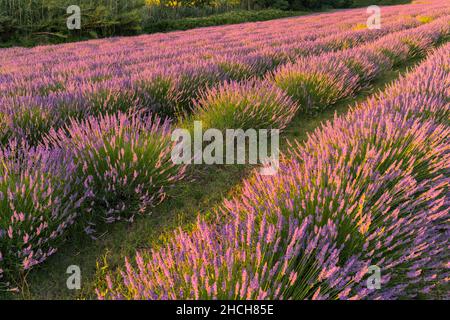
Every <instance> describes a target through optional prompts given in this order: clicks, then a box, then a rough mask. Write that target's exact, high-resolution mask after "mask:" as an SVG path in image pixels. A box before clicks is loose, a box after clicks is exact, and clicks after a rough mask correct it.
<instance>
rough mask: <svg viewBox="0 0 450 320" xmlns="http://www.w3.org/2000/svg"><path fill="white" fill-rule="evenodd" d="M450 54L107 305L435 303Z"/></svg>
mask: <svg viewBox="0 0 450 320" xmlns="http://www.w3.org/2000/svg"><path fill="white" fill-rule="evenodd" d="M449 54H450V45H448V44H447V45H445V46H444V47H442V48H440V49H439V50H437V51H436V52H435V53H434V54H433V55H432V56H430V57H429V58H428V59H427V61H426V62H424V63H423V64H422V65H421V66H420V67H419V68H417V69H416V70H414V71H412V72H411V73H410V74H409V75H408V76H407V77H406V78H405V79H407V80H405V79H400V80H399V81H397V82H396V84H395V85H393V86H392V87H391V88H390V89H388V90H387V93H386V94H384V95H380V97H379V98H378V99H377V100H371V101H369V102H367V103H366V104H363V105H362V106H359V107H358V108H356V109H355V110H353V111H352V112H350V113H349V114H347V115H345V116H342V117H337V118H335V120H334V121H332V122H327V123H325V124H324V125H323V126H322V128H320V129H317V130H316V131H315V132H314V133H313V134H311V135H310V136H309V138H308V140H307V141H306V142H305V143H304V144H301V143H296V144H294V145H293V147H292V151H291V153H290V154H289V157H288V160H287V161H286V162H284V163H283V165H282V166H281V168H280V170H281V171H280V172H279V173H278V174H277V175H276V176H272V177H270V176H269V177H268V176H261V175H254V176H253V177H252V178H250V179H248V180H246V181H245V182H244V186H243V190H242V195H241V196H238V197H236V198H234V199H231V200H226V201H225V202H224V205H223V207H222V208H221V209H219V210H218V211H217V215H218V218H217V221H213V222H212V223H211V222H205V221H203V220H202V219H200V218H199V221H198V223H197V224H196V225H195V227H194V230H193V231H192V232H185V231H182V230H178V231H176V232H175V233H174V235H173V237H172V239H170V240H169V241H168V242H167V243H166V244H165V245H164V246H162V247H161V248H158V249H153V250H151V251H150V252H138V253H137V254H136V257H135V259H134V260H135V261H133V262H130V261H129V260H128V259H127V260H126V264H125V268H124V269H123V270H122V271H121V272H120V274H117V273H112V274H108V275H107V276H106V278H105V279H103V280H104V285H103V286H102V287H99V288H98V289H97V294H98V298H100V299H256V298H260V299H334V298H339V299H348V298H349V299H357V298H358V299H360V298H385V299H391V298H398V297H412V296H415V295H417V294H418V293H425V294H426V293H429V292H430V290H432V289H433V287H434V286H435V285H436V284H440V283H442V281H444V280H443V279H445V277H447V278H448V275H445V273H444V274H443V273H442V272H439V271H440V270H442V268H445V267H446V266H447V265H448V263H447V261H446V257H445V254H446V252H447V250H448V230H447V233H445V234H444V236H443V234H442V228H443V226H445V225H444V224H443V222H444V221H448V218H449V201H448V194H449V193H448V191H449V189H448V188H449V179H448V173H449V169H450V168H449V165H448V164H449V163H450V162H449V160H450V159H449V156H450V152H449V151H450V149H449V145H448V141H447V140H448V136H449V135H450V127H449V126H448V125H446V124H442V123H441V121H440V119H441V118H440V116H439V117H437V118H435V117H428V116H426V117H425V118H424V113H423V111H431V113H432V114H435V115H436V114H440V113H439V112H438V113H435V112H434V111H435V110H448V107H449V104H448V99H449V97H448V81H449V69H448V63H443V62H445V61H447V58H448V55H449ZM435 74H438V75H441V76H440V78H439V79H438V80H443V81H442V82H440V81H435V80H434V78H433V75H435ZM418 87H420V88H427V91H426V92H423V91H422V90H421V89H420V88H419V89H418ZM406 95H407V96H408V97H409V98H408V99H404V100H402V98H401V97H404V96H406ZM425 97H426V98H427V99H429V100H428V101H433V104H426V105H424V103H423V102H424V98H425ZM399 99H400V100H399ZM444 112H445V111H444ZM447 112H448V111H447ZM425 114H426V113H425ZM447 120H448V119H447ZM447 258H448V257H447ZM371 266H377V267H379V268H380V269H381V270H382V277H381V289H379V290H372V289H369V288H368V287H367V285H366V284H367V283H366V278H367V271H368V268H370V267H371Z"/></svg>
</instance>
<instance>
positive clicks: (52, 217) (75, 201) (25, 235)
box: [0, 112, 184, 289]
mask: <svg viewBox="0 0 450 320" xmlns="http://www.w3.org/2000/svg"><path fill="white" fill-rule="evenodd" d="M170 133H171V130H170V123H169V122H168V121H167V120H165V121H163V120H161V119H160V118H158V117H153V116H149V115H146V114H143V113H139V112H133V113H131V114H123V113H118V114H116V115H111V116H103V117H100V118H95V117H91V118H88V119H86V120H84V121H83V122H75V121H72V122H71V123H70V124H69V125H68V126H67V127H66V128H65V129H64V130H63V129H61V130H59V131H56V130H54V129H52V131H51V132H50V134H49V135H48V136H47V137H46V139H45V141H44V144H42V145H39V146H38V147H29V146H27V145H26V144H25V143H24V142H17V141H15V140H12V141H9V143H8V147H5V148H3V149H1V150H0V158H1V159H2V163H1V165H0V209H1V210H0V212H1V214H0V284H1V283H3V284H4V285H6V286H7V287H8V288H9V289H11V288H14V287H15V286H16V283H15V282H17V281H19V280H20V275H22V274H25V273H26V272H28V270H30V269H31V268H32V267H33V266H34V265H36V264H39V263H42V262H43V261H45V260H46V259H47V258H48V257H49V256H50V255H52V254H53V253H55V252H56V251H57V249H58V247H59V245H60V243H61V242H62V241H63V240H64V238H65V236H66V233H67V232H66V231H67V229H68V228H69V227H70V226H71V225H72V224H74V223H75V222H76V223H77V225H79V226H82V227H84V228H85V231H86V232H87V233H88V234H92V232H93V231H94V229H95V224H97V223H105V222H106V223H110V222H114V221H117V220H124V219H127V220H132V219H133V216H134V215H135V214H137V213H139V214H143V213H144V212H145V213H147V214H148V213H150V212H151V209H152V207H153V206H155V205H157V204H158V203H159V202H160V201H162V200H163V199H164V197H165V192H166V191H167V188H169V187H170V186H171V185H173V184H174V183H175V182H176V181H177V180H179V179H181V178H182V177H183V174H184V167H183V166H177V165H174V164H173V163H172V161H171V159H170V152H171V150H172V149H173V147H174V145H173V142H172V141H171V139H170ZM92 236H95V235H92Z"/></svg>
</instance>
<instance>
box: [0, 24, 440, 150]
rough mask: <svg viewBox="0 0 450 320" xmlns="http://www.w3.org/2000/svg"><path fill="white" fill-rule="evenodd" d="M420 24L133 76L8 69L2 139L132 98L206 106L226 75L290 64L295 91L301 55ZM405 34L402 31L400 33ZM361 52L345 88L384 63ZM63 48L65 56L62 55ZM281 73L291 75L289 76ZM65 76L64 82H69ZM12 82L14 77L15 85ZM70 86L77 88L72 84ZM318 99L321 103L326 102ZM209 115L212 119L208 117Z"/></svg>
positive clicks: (130, 102) (167, 105)
mask: <svg viewBox="0 0 450 320" xmlns="http://www.w3.org/2000/svg"><path fill="white" fill-rule="evenodd" d="M432 23H433V22H432ZM437 23H439V21H437ZM417 25H420V22H419V21H418V20H417V19H415V18H411V19H408V20H405V21H403V20H402V21H398V22H397V21H395V20H394V21H393V22H392V23H390V24H389V23H387V22H386V25H385V27H384V28H383V29H382V30H368V29H363V30H347V31H343V32H341V33H339V34H336V35H331V36H325V37H323V38H319V39H316V40H315V41H306V42H303V43H301V44H295V43H294V44H292V45H286V46H281V47H279V48H274V49H273V50H268V49H267V48H265V47H262V48H261V49H257V50H255V51H254V52H252V54H251V55H247V56H241V55H233V56H226V57H222V56H219V57H218V58H216V59H213V61H210V60H211V59H210V60H207V61H203V60H201V59H197V60H196V63H189V64H178V65H174V66H173V67H172V68H165V69H159V70H153V69H150V70H149V71H148V72H143V73H138V74H136V75H131V76H130V78H124V77H121V78H119V79H117V77H115V76H112V75H111V76H110V78H111V79H107V80H105V81H102V82H100V81H94V80H89V78H87V77H88V76H89V75H90V74H88V76H86V78H87V80H86V81H81V83H69V82H68V80H67V79H64V78H63V77H60V78H57V79H53V78H52V77H53V76H52V75H50V76H49V77H46V78H43V79H42V81H34V82H29V81H27V82H25V83H23V84H21V82H19V81H16V83H19V84H18V85H16V84H14V82H13V81H11V80H10V77H8V75H6V76H5V78H6V80H7V81H6V85H5V91H4V92H6V94H5V96H3V97H0V104H1V108H0V109H1V112H0V142H1V143H2V144H6V143H7V141H8V140H9V139H11V138H17V139H23V138H25V139H27V140H28V142H29V143H30V144H32V145H36V144H37V143H39V142H40V141H41V140H42V136H43V135H45V134H47V133H48V132H49V130H50V129H51V128H60V127H63V126H64V125H65V124H66V123H67V121H69V119H70V118H77V119H79V120H81V119H84V118H86V117H88V116H98V115H102V114H114V113H115V112H118V111H122V112H125V113H126V112H127V111H128V109H129V108H130V106H135V107H137V108H142V109H146V110H150V111H151V112H153V113H157V114H158V115H160V116H163V117H164V116H170V117H175V116H177V115H179V114H181V115H184V114H185V113H189V112H190V111H191V110H192V109H196V108H198V106H195V105H193V103H192V101H194V100H196V99H198V98H199V94H200V93H201V92H202V91H203V90H204V89H205V88H207V87H214V86H216V85H217V84H219V83H221V82H223V81H226V80H228V81H230V80H233V81H242V80H247V79H250V78H253V77H258V78H264V77H265V76H266V74H268V73H270V72H271V71H273V70H274V69H276V68H277V67H280V68H281V66H283V65H286V64H287V65H286V66H285V67H284V69H283V70H284V71H283V72H281V71H280V72H279V73H278V75H276V81H277V82H278V84H279V86H280V87H281V88H282V89H286V90H287V91H289V94H294V93H293V92H292V90H303V89H301V88H300V87H297V88H294V89H292V90H291V89H289V88H287V87H286V86H285V85H284V84H283V81H284V80H283V77H284V78H285V77H289V75H288V73H289V71H288V70H289V69H290V68H291V67H290V66H292V63H293V62H295V61H297V60H299V59H300V62H299V63H298V64H297V68H304V69H305V68H306V69H307V68H309V69H310V70H311V68H314V67H313V66H308V64H309V63H308V61H309V59H313V60H314V59H315V58H312V57H305V56H307V55H308V56H311V55H318V54H320V53H322V52H330V51H331V52H333V51H336V50H341V49H343V48H348V47H357V46H360V45H362V44H364V43H368V42H370V41H373V40H376V39H379V38H380V37H382V36H384V35H386V34H389V33H390V32H395V31H398V30H406V31H404V32H406V33H407V32H408V31H407V30H408V29H410V28H413V27H415V26H417ZM421 28H427V26H426V25H423V26H421ZM401 34H402V33H399V35H401ZM403 47H405V45H404V46H403ZM344 52H347V55H348V54H354V53H352V52H351V51H344ZM357 52H358V59H359V60H361V61H364V66H362V69H361V70H357V74H356V75H355V76H353V79H350V78H349V79H347V80H348V88H345V87H342V88H341V90H344V91H345V90H353V89H354V88H353V86H355V85H359V84H358V83H355V81H356V80H355V79H356V78H355V77H356V76H359V77H361V78H362V79H363V80H364V78H370V77H373V74H374V72H377V71H378V70H377V67H376V66H374V65H373V64H372V63H371V62H370V60H369V59H376V58H377V57H376V56H372V55H373V54H372V55H370V54H368V53H367V52H360V51H357ZM56 56H57V57H58V58H59V59H60V57H59V56H58V55H56ZM302 57H303V58H302ZM339 59H341V60H343V61H347V60H348V61H347V63H350V61H352V60H351V59H347V57H345V56H343V57H336V59H335V63H334V64H335V65H338V64H339V65H342V63H340V62H339V61H338V60H339ZM314 62H315V63H314V64H313V65H314V66H316V67H317V66H319V65H320V64H319V63H318V62H317V59H316V60H314ZM355 67H357V65H355ZM322 68H328V69H329V70H331V71H333V68H335V66H328V67H325V66H323V67H322ZM105 69H106V70H101V71H100V72H98V71H95V70H94V71H93V73H92V74H94V75H96V74H98V73H100V74H103V73H104V72H111V71H110V69H109V68H105ZM306 69H305V70H306ZM118 71H119V72H118V73H119V74H120V73H121V72H122V71H121V69H120V68H119V70H118ZM57 72H60V71H56V70H55V72H54V73H57ZM281 73H284V75H283V76H281ZM90 76H92V75H90ZM84 77H85V76H84V75H83V76H78V77H77V78H79V79H81V80H83V79H84ZM103 77H105V76H103ZM8 81H9V82H8ZM330 81H331V80H330ZM63 82H64V83H65V84H64V85H62V84H61V83H63ZM8 83H11V85H9V86H8ZM308 85H309V86H310V87H311V90H312V89H313V88H319V87H320V83H309V84H308ZM25 86H26V87H25ZM64 86H67V87H69V88H70V89H68V90H66V89H65V88H64ZM51 90H54V92H53V91H51ZM317 90H320V89H317ZM22 91H23V93H22ZM47 91H48V92H47ZM35 92H38V93H35ZM18 93H19V94H18ZM299 94H301V93H297V95H299ZM334 94H335V95H339V92H335V93H334ZM329 98H330V99H331V98H332V97H329ZM328 102H330V101H328ZM314 103H315V104H321V103H322V102H321V101H317V102H314ZM317 108H318V107H317V106H315V107H311V108H309V110H310V111H309V112H310V113H313V109H317ZM204 120H205V121H206V119H204Z"/></svg>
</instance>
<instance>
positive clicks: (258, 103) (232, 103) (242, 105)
mask: <svg viewBox="0 0 450 320" xmlns="http://www.w3.org/2000/svg"><path fill="white" fill-rule="evenodd" d="M297 108H298V107H297V105H296V104H295V103H293V102H292V101H291V99H290V98H289V97H288V96H287V95H286V94H285V93H284V92H282V91H281V90H280V89H278V88H277V87H275V86H274V85H272V84H270V83H267V82H260V81H249V82H245V83H237V82H227V83H225V84H223V85H221V86H220V87H218V88H213V89H211V90H209V91H206V92H205V93H204V94H203V96H202V97H201V98H200V99H199V100H198V101H197V102H196V103H195V107H194V110H195V111H194V115H193V118H194V119H195V120H200V121H202V123H203V126H205V127H207V128H216V129H223V130H225V129H232V128H236V129H238V128H240V129H244V130H246V129H250V128H252V129H284V127H285V126H286V125H287V124H288V123H289V122H290V121H291V119H292V118H293V117H294V116H295V114H296V111H297Z"/></svg>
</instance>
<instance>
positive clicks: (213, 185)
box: [0, 59, 419, 299]
mask: <svg viewBox="0 0 450 320" xmlns="http://www.w3.org/2000/svg"><path fill="white" fill-rule="evenodd" d="M418 62H419V59H415V60H413V61H411V62H409V63H408V64H407V65H405V66H403V67H401V68H400V69H398V70H395V71H391V72H388V73H386V74H384V75H383V78H381V79H379V80H377V81H376V82H375V83H374V84H373V85H372V87H371V88H370V89H368V90H366V91H364V92H361V93H360V94H359V95H357V96H356V97H353V98H349V99H346V100H344V101H341V102H340V103H338V104H337V105H335V106H334V107H333V108H330V109H329V110H326V111H324V112H323V113H321V114H319V115H318V116H315V117H311V116H297V117H296V118H295V119H294V120H293V121H292V123H291V124H290V125H289V126H288V128H287V129H286V131H285V132H284V134H283V135H282V140H281V149H282V150H286V148H287V147H288V144H287V141H292V140H293V139H297V140H301V141H302V140H305V139H306V138H307V133H308V132H311V131H313V130H314V129H315V128H316V127H318V126H319V125H320V124H321V123H322V122H323V121H327V120H331V119H332V118H333V117H334V115H335V114H343V113H345V112H346V111H347V110H348V109H349V107H350V106H352V105H354V104H355V103H358V102H361V101H363V100H365V99H366V98H367V97H368V96H370V95H371V94H373V93H374V92H378V91H379V90H383V89H384V88H385V86H386V85H387V84H388V83H390V82H392V81H393V80H395V79H397V78H398V76H399V75H400V74H403V73H405V72H406V71H407V70H408V69H409V68H410V67H411V66H413V65H415V64H416V63H418ZM251 169H252V167H251V166H240V165H220V166H196V167H194V168H192V167H191V168H190V178H189V180H188V181H184V182H182V183H181V184H179V185H178V186H177V187H176V188H175V189H173V190H171V192H170V198H169V199H167V200H166V201H165V202H164V203H163V204H161V205H159V206H158V207H156V208H154V210H153V212H152V214H151V215H150V216H146V217H139V218H137V219H136V221H135V222H134V223H133V224H128V223H117V224H113V225H108V226H102V227H99V230H98V234H97V236H98V238H99V239H98V240H96V241H93V240H91V239H90V238H89V237H88V236H86V235H85V234H84V233H83V232H82V231H81V230H76V229H74V230H72V232H70V234H69V235H68V238H67V242H66V244H65V245H64V246H63V247H61V248H60V251H59V252H58V253H57V254H55V255H54V256H53V257H51V258H50V259H49V260H48V261H46V262H45V263H44V264H43V265H41V266H38V267H36V268H35V269H34V270H33V271H32V272H31V273H30V274H29V275H28V276H27V277H26V279H25V280H24V281H23V283H21V284H20V285H21V286H22V287H23V291H22V292H21V293H16V294H11V293H0V298H10V299H11V298H13V299H73V298H86V299H90V298H95V294H94V288H95V286H96V282H95V281H96V280H95V279H96V264H97V263H98V262H101V261H102V260H103V259H106V260H107V264H108V267H109V268H110V269H115V268H116V267H119V266H123V261H124V260H123V259H124V257H125V256H133V255H134V253H135V251H136V250H139V249H144V248H151V247H154V246H157V245H158V244H161V243H162V241H163V240H164V239H165V238H166V237H167V236H169V235H170V233H171V232H172V231H173V230H174V229H175V228H177V227H179V226H183V228H189V225H192V223H193V222H194V220H195V219H196V216H197V214H198V213H200V214H203V215H205V214H207V213H208V212H210V210H211V209H212V208H214V207H216V206H218V205H220V204H221V203H222V201H223V199H224V198H225V197H230V196H232V195H236V194H238V192H239V190H240V188H241V182H242V180H243V179H244V178H245V177H247V176H249V175H250V174H251ZM70 265H78V266H80V268H81V272H82V290H81V291H76V290H68V289H67V288H66V280H67V276H68V275H67V274H66V269H67V267H68V266H70Z"/></svg>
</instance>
